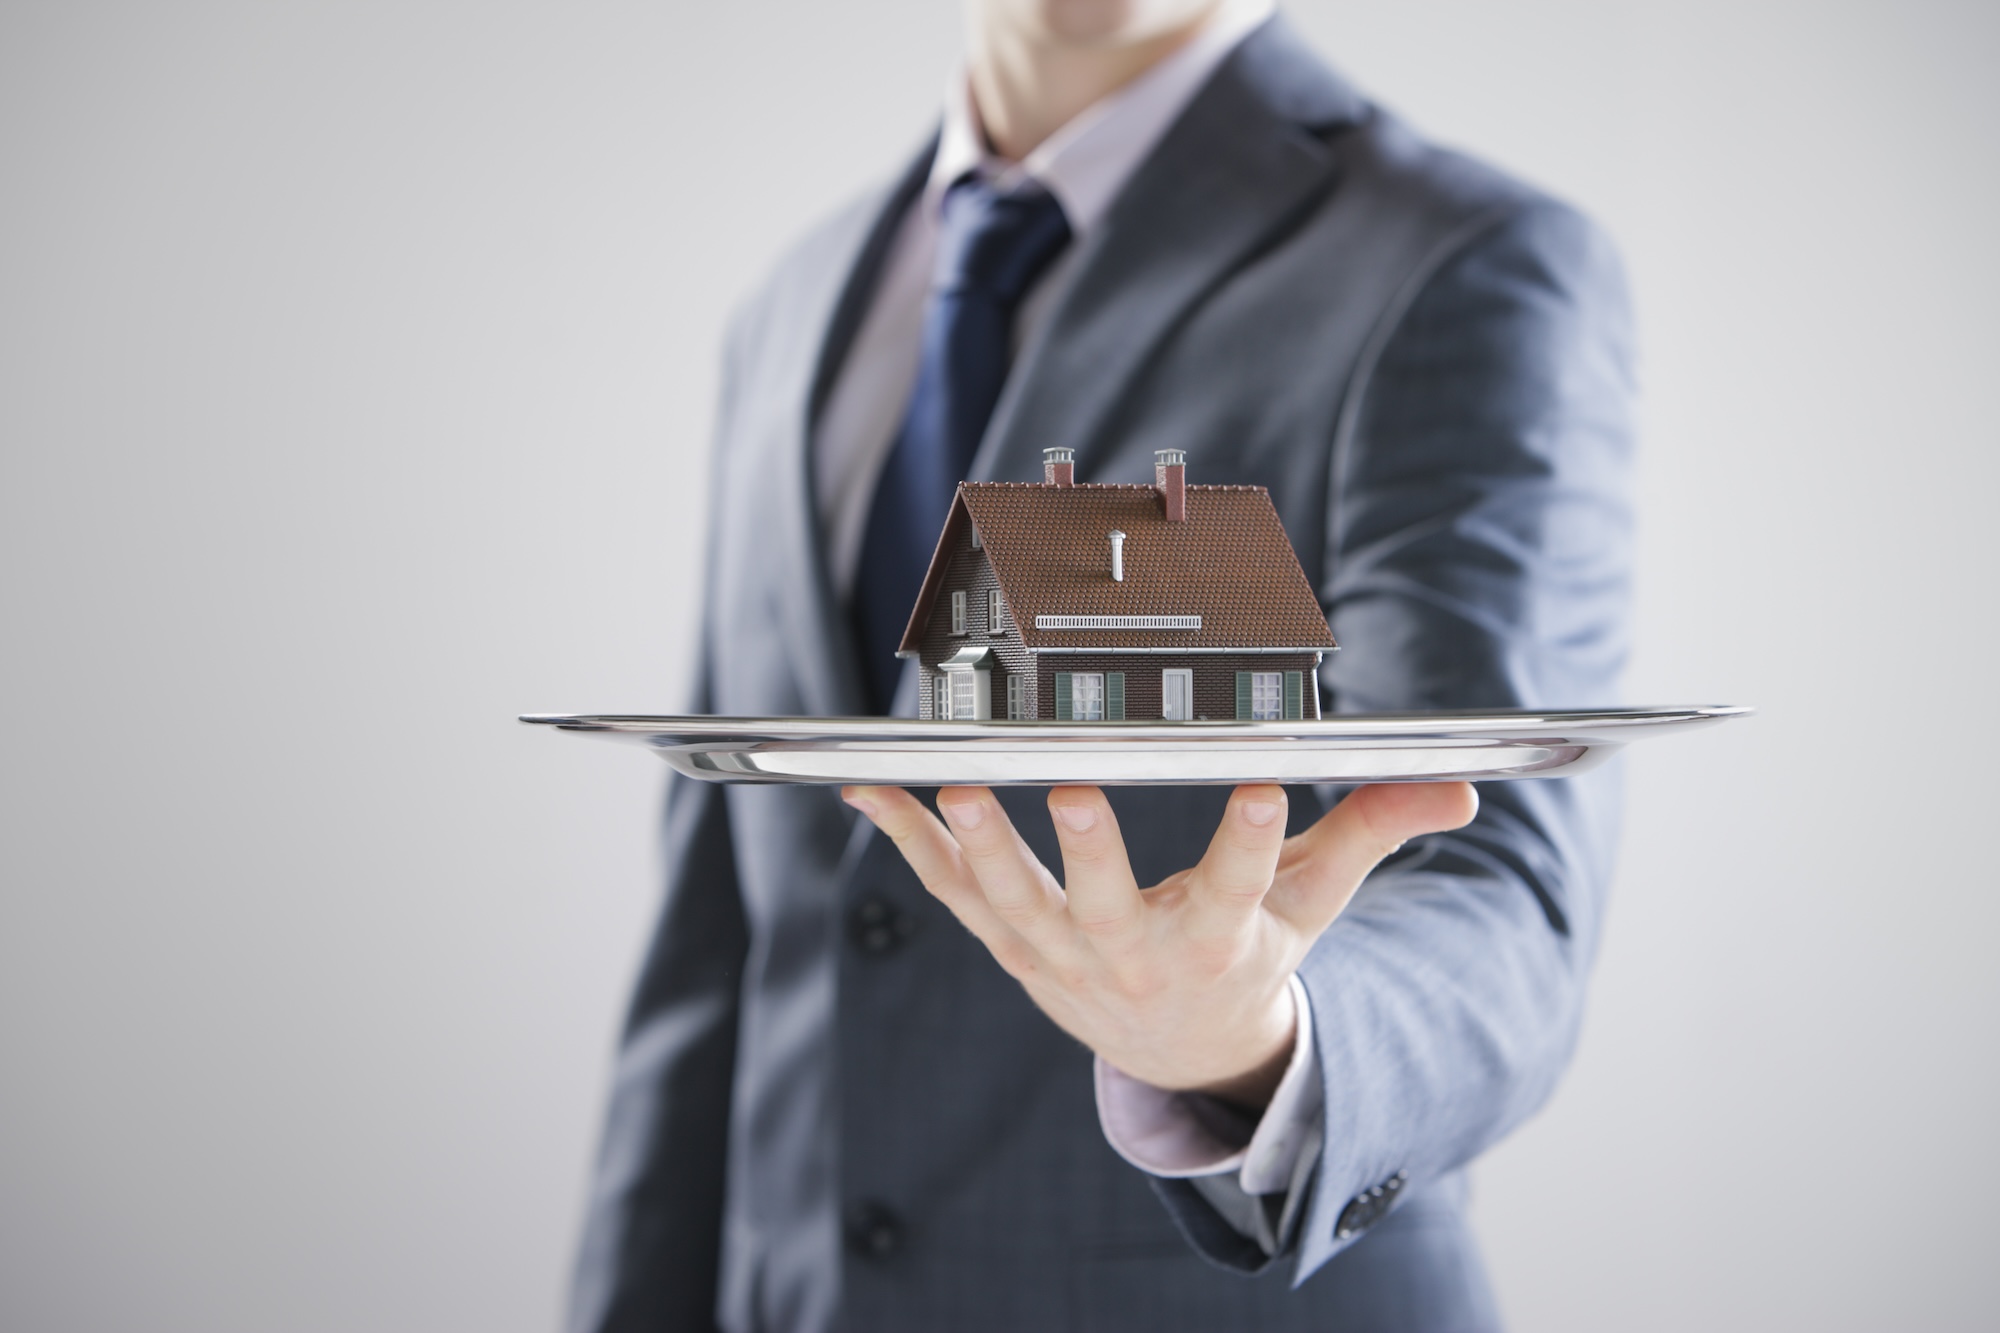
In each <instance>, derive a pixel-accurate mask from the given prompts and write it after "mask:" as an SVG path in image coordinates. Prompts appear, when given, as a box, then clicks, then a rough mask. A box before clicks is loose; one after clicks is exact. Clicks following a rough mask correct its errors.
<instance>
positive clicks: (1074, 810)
mask: <svg viewBox="0 0 2000 1333" xmlns="http://www.w3.org/2000/svg"><path fill="white" fill-rule="evenodd" d="M1056 818H1057V819H1060V820H1061V821H1062V822H1063V827H1064V828H1066V829H1068V830H1069V831H1070V832H1071V833H1088V832H1090V831H1091V830H1092V829H1094V828H1096V827H1097V811H1096V810H1094V809H1092V808H1091V807H1090V806H1087V805H1059V806H1057V807H1056Z"/></svg>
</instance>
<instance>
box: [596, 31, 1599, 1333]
mask: <svg viewBox="0 0 2000 1333" xmlns="http://www.w3.org/2000/svg"><path fill="white" fill-rule="evenodd" d="M971 15H972V24H971V27H972V41H971V44H970V51H969V56H968V62H967V70H966V76H965V78H964V80H963V84H964V87H963V90H962V92H961V93H960V94H959V95H957V96H956V97H955V98H954V100H953V103H952V104H951V105H950V106H948V108H947V112H946V115H945V118H944V124H943V127H942V129H941V131H940V133H939V135H938V137H937V138H936V139H935V140H934V141H933V142H932V143H931V144H929V145H927V146H926V147H925V148H924V150H923V151H922V152H921V153H920V154H919V155H918V156H917V158H916V159H915V161H913V163H912V164H911V167H910V169H909V171H908V172H907V173H906V174H905V175H904V177H903V178H902V179H901V180H899V181H897V182H896V183H894V184H893V185H891V186H890V187H889V188H888V189H886V190H885V191H881V192H878V193H875V194H872V195H870V196H869V197H867V198H866V199H864V200H862V201H861V202H860V203H859V204H857V205H856V206H854V207H853V208H851V209H849V210H847V211H846V212H844V213H842V214H840V215H839V216H837V217H835V218H833V219H832V220H830V221H829V222H827V223H825V224H823V225H822V226H820V227H818V228H817V229H816V230H814V231H813V232H812V233H810V234H809V235H808V236H807V237H806V238H805V240H804V241H802V242H801V243H800V245H799V246H798V247H797V248H796V249H795V250H794V251H793V252H792V253H791V254H790V255H789V256H788V257H787V258H786V259H785V260H784V261H783V262H782V263H781V264H780V266H779V267H778V270H777V272H776V273H775V274H774V275H773V277H772V278H771V280H770V281H769V283H768V284H767V285H766V286H765V288H764V289H763V290H762V291H761V292H760V293H759V294H758V295H757V296H755V297H754V298H753V299H752V300H751V301H750V302H749V303H748V304H747V305H746V306H745V307H744V309H743V311H742V312H741V314H740V316H739V317H738V319H737V320H736V321H735V323H734V325H733V327H732V330H731V334H730V339H729V344H728V352H727V358H726V363H725V382H724V389H723V396H722V402H721V411H720V418H719V425H718V442H717V450H716V455H715V470H714V496H713V504H712V509H711V521H712V523H713V531H712V540H711V547H710V557H709V568H708V589H707V601H706V612H705V618H704V621H703V625H702V647H701V685H700V687H699V696H698V698H697V700H696V701H695V707H696V708H697V709H699V710H701V711H711V712H718V713H725V714H747V715H758V714H814V715H838V714H852V713H861V712H866V711H870V709H871V708H880V707H883V706H888V707H891V708H893V709H895V710H896V711H902V712H908V711H911V704H912V699H911V693H912V682H911V681H909V680H901V681H899V680H898V678H897V677H896V675H895V674H894V671H893V667H894V663H893V661H892V660H891V661H885V660H884V656H883V653H882V652H881V649H880V644H881V629H880V627H881V625H882V624H883V623H884V621H885V618H887V619H893V618H894V614H895V613H894V608H895V606H896V599H897V597H898V596H900V595H902V594H901V593H900V591H899V589H900V588H901V587H902V586H903V585H904V584H906V583H907V582H908V581H909V580H910V578H911V574H910V569H909V566H910V563H911V558H910V555H909V552H910V550H911V549H912V548H913V546H914V547H920V548H921V550H922V551H923V553H925V554H927V553H928V549H929V543H930V542H931V541H932V540H934V538H935V534H936V531H937V528H936V526H935V525H932V526H930V527H929V528H928V529H925V528H924V527H923V516H924V515H926V514H928V513H930V512H932V511H933V510H935V509H936V506H937V504H938V496H939V494H940V493H943V494H945V495H947V496H948V493H949V485H950V484H951V482H952V481H955V480H956V479H958V478H959V477H964V476H969V477H971V478H973V479H998V480H1028V479H1030V478H1033V477H1035V476H1037V475H1038V474H1039V471H1040V466H1039V464H1040V458H1041V453H1042V450H1043V449H1045V448H1049V447H1066V448H1071V449H1073V450H1074V451H1075V458H1076V471H1077V477H1078V480H1080V481H1107V482H1134V481H1143V480H1146V479H1148V478H1150V476H1151V474H1152V459H1153V453H1154V451H1155V450H1160V449H1181V450H1185V451H1187V453H1188V456H1189V459H1190V466H1191V470H1192V471H1194V473H1195V478H1194V479H1197V480H1199V481H1202V482H1228V483H1247V484H1257V485H1262V486H1266V487H1268V488H1269V489H1270V491H1271V495H1272V499H1273V500H1274V502H1275V503H1276V505H1277V506H1278V509H1279V512H1280V514H1281V516H1282V518H1283V520H1284V524H1285V527H1286V530H1287V531H1288V533H1289V534H1290V536H1291V538H1292V541H1293V543H1294V545H1295V547H1296V548H1297V553H1298V556H1299V559H1300V561H1301V563H1302V565H1303V567H1304V569H1305V571H1306V573H1307V576H1308V577H1309V578H1310V579H1311V580H1312V581H1313V583H1314V585H1315V587H1316V589H1317V592H1318V595H1319V598H1320V600H1321V602H1322V604H1323V606H1324V608H1325V610H1326V613H1327V616H1328V620H1329V623H1330V624H1331V626H1332V628H1333V631H1334V633H1335V635H1336V637H1337V639H1338V640H1339V642H1340V643H1341V645H1342V649H1341V651H1340V652H1339V653H1337V654H1334V655H1332V656H1331V657H1330V658H1329V659H1328V661H1327V665H1326V667H1325V668H1324V670H1323V672H1322V676H1321V680H1320V689H1321V697H1322V705H1323V707H1324V708H1325V709H1326V710H1327V711H1329V712H1362V711H1380V710H1415V709H1438V708H1455V707H1464V708H1482V709H1484V708H1497V707H1508V706H1528V707H1554V706H1572V707H1584V706H1592V705H1603V704H1608V703H1612V702H1615V699H1614V685H1615V677H1616V673H1617V671H1618V669H1619V666H1620V664H1621V661H1622V658H1623V655H1624V601H1625V591H1626V582H1627V540H1626V532H1627V526H1628V524H1627V512H1626V509H1625V498H1624V496H1625V486H1626V473H1627V466H1628V460H1629V452H1630V436H1631V427H1630V419H1629V400H1630V376H1629V348H1628V344H1627V333H1626V322H1627V316H1626V310H1625V304H1624V296H1623V287H1622V282H1621V279H1620V275H1619V272H1618V267H1617V263H1616V260H1615V258H1614V257H1613V256H1612V254H1611V252H1610V250H1609V249H1608V247H1607V246H1606V244H1605V243H1604V241H1603V240H1602V239H1601V237H1600V236H1599V235H1598V234H1597V233H1596V232H1595V231H1594V230H1593V229H1592V228H1591V226H1590V225H1589V224H1588V223H1587V222H1585V221H1584V220H1583V219H1581V218H1580V217H1579V216H1578V215H1577V214H1576V213H1574V212H1573V211H1571V210H1570V209H1568V208H1566V207H1564V206H1563V205H1561V204H1559V203H1556V202H1554V201H1551V200H1549V199H1547V198H1545V197H1543V196H1541V195H1538V194H1536V193H1534V192H1533V191H1531V190H1528V189H1526V188H1524V187H1522V186H1521V185H1518V184H1516V183H1514V182H1512V181H1509V180H1507V179H1506V178H1504V177H1502V176H1500V175H1498V174H1497V173H1495V172H1493V171H1491V170H1490V169H1487V168H1485V167H1483V166H1480V165H1478V164H1476V163H1474V162H1471V161H1468V160H1467V159H1465V158H1463V157H1460V156H1457V155H1454V154H1451V153H1448V152H1445V151H1442V150H1440V149H1437V148H1435V147H1433V146H1431V145H1429V144H1427V143H1425V142H1424V141H1423V140H1421V139H1420V138H1418V137H1417V136H1416V135H1414V134H1413V133H1412V132H1411V131H1410V130H1409V129H1408V128H1406V127H1405V126H1403V125H1402V124H1401V123H1400V122H1398V121H1397V120H1396V119H1394V118H1393V117H1392V116H1390V115H1388V114H1387V113H1386V112H1384V111H1382V110H1381V109H1380V108H1378V107H1376V106H1374V105H1372V104H1371V103H1369V102H1368V101H1366V100H1364V99H1363V98H1362V97H1361V96H1360V95H1359V94H1358V93H1357V92H1355V91H1354V90H1353V89H1352V88H1351V87H1350V86H1349V85H1348V84H1347V83H1346V82H1345V81H1344V80H1342V79H1341V78H1340V77H1339V76H1338V75H1336V74H1334V73H1333V72H1332V71H1331V70H1329V69H1328V68H1326V66H1324V65H1323V64H1322V63H1320V62H1319V60H1318V59H1317V58H1316V57H1314V56H1313V55H1312V54H1311V53H1310V52H1309V51H1307V50H1306V49H1305V48H1304V46H1303V45H1302V44H1301V43H1300V42H1299V40H1298V39H1297V37H1296V36H1295V35H1294V34H1293V33H1292V32H1291V30H1290V29H1289V28H1288V27H1287V26H1286V25H1285V24H1284V22H1283V21H1282V19H1278V18H1275V17H1273V16H1271V15H1270V13H1269V11H1268V8H1267V7H1266V6H1265V5H1264V4H1263V3H1262V0H1129V3H1126V4H1122V5H1121V4H1116V3H1087V2H1086V0H977V2H976V3H974V4H973V6H972V10H971ZM937 517H938V518H939V519H941V518H942V513H941V512H939V513H938V514H937ZM913 532H914V534H915V535H914V536H912V533H913ZM918 573H919V575H920V573H921V571H918ZM907 611H908V600H907V598H906V599H905V600H904V601H903V603H902V612H903V613H904V614H907ZM848 795H849V797H850V799H851V800H852V801H853V803H854V805H853V806H852V807H851V806H850V805H847V804H843V803H842V801H841V800H840V799H839V797H838V796H837V795H836V794H835V793H833V792H831V791H828V790H825V789H820V788H754V787H732V788H722V787H711V786H705V785H701V784H693V783H686V782H678V783H677V784H676V785H675V786H674V787H673V789H672V791H671V794H670V798H669V802H668V809H667V817H666V828H665V842H666V856H667V884H666V893H665V899H664V903H663V908H662V916H661V922H660V926H659V931H658V934H657V936H656V938H655V940H654V943H653V946H652V949H651V952H650V954H649V956H648V958H647V961H646V964H645V967H644V970H643V972H642V975H641V977H640V981H639V985H638V990H637V994H636V996H635V998H634V1001H633V1006H632V1011H631V1015H630V1019H629V1024H628V1028H627V1031H626V1034H625V1040H624V1044H623V1046H622V1049H621V1053H620V1059H619V1063H618V1073H617V1079H616V1086H615V1089H614V1093H613V1098H612V1105H611V1111H610V1116H609V1123H608V1125H607V1128H606V1132H605V1141H604V1146H603V1152H602V1158H601V1161H600V1164H599V1169H598V1172H597V1177H596V1180H595V1184H594V1189H593V1197H592V1206H591V1212H590V1218H589V1224H588V1230H587V1234H586V1237H585V1241H584V1245H583V1250H582V1255H581V1258H580V1261H579V1268H578V1276H577V1283H576V1288H575V1293H574V1303H573V1308H572V1312H571V1323H572V1327H575V1328H578V1329H606V1330H610V1329H676V1330H677V1329H706V1328H714V1327H717V1326H720V1327H724V1328H728V1329H732V1330H752V1329H756V1330H770V1331H772V1333H791V1331H792V1330H818V1329H827V1328H836V1327H838V1328H844V1329H851V1330H878V1329H912V1330H960V1329H964V1330H978V1329H995V1330H1003V1329H1004V1330H1024V1329H1036V1330H1041V1329H1066V1328H1074V1329H1080V1330H1095V1329H1145V1330H1211V1329H1224V1328H1229V1329H1234V1328H1270V1329H1291V1328H1298V1329H1307V1328H1311V1329H1342V1330H1361V1329H1423V1330H1476V1329H1487V1328H1492V1327H1495V1326H1496V1325H1497V1322H1498V1321H1497V1315H1496V1313H1495V1311H1494V1308H1493V1304H1492V1299H1491V1296H1490V1293H1489V1291H1488V1289H1487V1286H1486V1284H1485V1280H1484V1277H1483V1275H1482V1273H1481V1269H1480V1265H1479V1261H1478V1257H1477V1254H1476V1252H1475V1250H1474V1248H1473V1245H1472V1242H1471V1240H1470V1237H1469V1234H1468V1231H1467V1227H1466V1224H1465V1220H1464V1217H1463V1197H1464V1183H1463V1169H1464V1167H1465V1165H1466V1164H1467V1163H1468V1162H1469V1161H1470V1160H1471V1159H1472V1158H1473V1157H1474V1156H1476V1155H1477V1154H1478V1153H1479V1152H1480V1151H1482V1150H1483V1149H1484V1148H1485V1147H1487V1146H1488V1145H1489V1144H1491V1143H1493V1142H1494V1141H1496V1140H1497V1139H1498V1138H1499V1137H1500V1136H1502V1135H1503V1134H1505V1133H1506V1132H1507V1131H1508V1130H1509V1129H1511V1128H1512V1127H1513V1126H1514V1125H1516V1124H1518V1123H1520V1121H1521V1120H1522V1119H1523V1118H1524V1117H1526V1116H1527V1115H1529V1114H1530V1113H1531V1112H1533V1111H1534V1110H1535V1109H1536V1107H1538V1106H1539V1105H1540V1104H1541V1103H1542V1101H1543V1100H1544V1099H1545V1098H1546V1097H1547V1095H1548V1093H1549V1091H1550V1089H1551V1088H1552V1087H1553V1085H1554V1082H1555V1080H1556V1078H1557V1076H1558V1075H1559V1073H1560V1071H1561V1069H1562V1067H1563V1065H1564V1063H1565V1061H1566V1060H1567V1057H1568V1053H1569V1051H1570V1049H1571V1046H1572V1044H1573V1042H1574V1039H1575V1035H1576V1030H1577V1025H1578V1022H1579V1017H1580V1012H1581V1005H1582V996H1583V990H1584V983H1585V978H1586V974H1587V972H1588V968H1589V963H1590V959H1591V956H1592V953H1593V951H1594V947H1595V943H1596V938H1597V934H1598V929H1599V925H1600V922H1601V918H1602V905H1603V899H1604V891H1605V886H1606V882H1607V879H1608V874H1609V868H1610V862H1611V854H1612V841H1613V835H1614V825H1615V796H1616V793H1615V777H1614V775H1613V774H1612V773H1610V772H1608V771H1605V770H1600V771H1599V772H1597V773H1595V774H1592V775H1590V776H1588V777H1584V778H1577V779H1568V780H1563V781H1555V782H1545V783H1513V784H1496V785H1493V786H1490V787H1488V788H1486V789H1484V790H1482V792H1481V793H1480V799H1479V801H1478V803H1477V814H1476V815H1473V813H1472V811H1473V804H1474V803H1473V801H1472V800H1471V798H1470V796H1471V794H1470V792H1469V791H1468V790H1466V789H1464V788H1459V787H1452V786H1443V787H1436V788H1398V789H1393V790H1391V789H1364V790H1363V791H1361V792H1358V793H1353V794H1350V795H1349V796H1348V797H1347V799H1346V801H1345V803H1343V804H1340V805H1339V806H1338V808H1334V799H1335V797H1336V796H1337V795H1338V793H1335V792H1332V791H1321V790H1312V789H1299V790H1293V791H1290V792H1283V791H1280V790H1279V789H1277V788H1268V787H1263V788H1245V789H1242V790H1240V791H1238V792H1236V793H1234V794H1231V793H1229V792H1226V791H1215V790H1212V789H1207V788H1162V789H1146V790H1119V791H1115V792H1113V793H1111V795H1110V797H1109V799H1108V800H1107V799H1106V798H1105V796H1104V795H1103V794H1101V793H1098V792H1095V791H1091V790H1087V789H1071V790H1067V791H1059V792H1056V793H1053V794H1050V795H1049V796H1048V797H1047V799H1046V802H1045V800H1044V797H1043V795H1042V794H1040V793H1032V792H1004V793H1000V794H998V795H997V796H996V795H995V794H994V793H990V792H984V791H975V790H956V791H948V792H945V793H941V794H940V796H939V801H938V803H939V806H940V808H941V809H942V810H943V811H944V813H945V815H946V821H947V822H945V823H940V822H938V821H937V820H936V818H935V817H933V816H932V815H931V814H930V813H929V812H928V810H927V809H925V808H924V807H923V805H922V804H921V803H920V802H918V801H917V800H916V798H914V797H912V796H909V795H906V794H904V793H898V792H891V791H882V790H871V791H857V792H850V793H848ZM856 808H860V809H861V810H863V811H864V813H866V814H867V815H868V816H870V817H868V818H863V817H860V816H859V815H857V814H856ZM1051 808H1052V809H1053V812H1054V814H1055V815H1056V818H1055V819H1054V820H1052V819H1051V817H1050V815H1051ZM1468 820H1469V822H1468ZM878 825H879V826H880V829H882V830H887V831H888V832H889V833H890V835H891V836H890V837H884V836H882V835H881V832H880V831H878V827H877V826H878ZM1454 825H1462V827H1457V828H1456V829H1455V831H1445V830H1451V829H1452V828H1453V826H1454ZM1059 829H1060V837H1058V830H1059ZM1121 830H1122V836H1121ZM1430 830H1438V832H1428V831H1430ZM1016 831H1018V837H1017V834H1016ZM1427 832H1428V835H1427V836H1417V835H1419V834H1426V833H1427ZM1283 834H1290V835H1292V837H1291V839H1290V840H1289V841H1285V842H1283V843H1282V845H1281V837H1282V835H1283ZM1406 838H1407V839H1408V842H1407V844H1406V845H1403V846H1402V847H1401V848H1400V849H1399V850H1397V849H1395V847H1396V844H1397V843H1399V842H1402V841H1403V840H1404V839H1406ZM899 847H900V849H901V850H900V851H899ZM1385 853H1389V855H1388V857H1387V859H1386V860H1383V861H1381V864H1380V865H1379V866H1376V867H1375V869H1374V870H1373V872H1372V873H1370V867H1371V866H1375V863H1376V861H1377V860H1378V859H1379V858H1381V857H1382V856H1383V855H1384V854H1385ZM906 856H907V859H906ZM912 864H914V865H915V867H916V870H915V871H913V870H912V869H911V866H912ZM1041 866H1060V867H1062V869H1063V871H1064V874H1065V877H1066V881H1067V892H1065V891H1064V889H1062V888H1060V887H1057V881H1055V880H1054V879H1053V878H1051V877H1049V876H1047V875H1046V874H1045V873H1044V872H1043V871H1042V870H1041V868H1040V867H1041ZM919 871H920V872H922V873H921V877H920V876H919V874H918V873H917V872H919ZM1181 872H1191V873H1188V874H1182V873H1181ZM1364 874H1365V875H1367V878H1366V882H1365V883H1360V887H1359V889H1358V891H1356V890H1355V885H1356V883H1357V882H1359V881H1361V879H1362V876H1363V875H1364ZM1169 880H1170V883H1169V884H1168V885H1167V886H1166V887H1164V888H1163V889H1162V890H1159V891H1156V892H1152V893H1148V894H1144V895H1142V894H1141V893H1140V892H1139V891H1138V889H1137V887H1136V886H1137V885H1141V884H1155V883H1159V882H1161V881H1169ZM1350 895H1351V897H1350ZM954 913H955V914H956V918H955V917H954ZM961 923H962V924H961ZM996 958H997V959H998V960H999V961H996ZM1002 963H1004V964H1005V966H1004V967H1003V966H1002ZM1017 978H1019V979H1018V980H1017ZM1052 1019H1053V1020H1054V1021H1051V1020H1052Z"/></svg>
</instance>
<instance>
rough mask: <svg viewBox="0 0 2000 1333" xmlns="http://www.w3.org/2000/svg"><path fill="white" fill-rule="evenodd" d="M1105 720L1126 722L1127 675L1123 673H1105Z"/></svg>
mask: <svg viewBox="0 0 2000 1333" xmlns="http://www.w3.org/2000/svg"><path fill="white" fill-rule="evenodd" d="M1104 720H1105V721H1106V722H1123V721H1124V720H1125V673H1124V672H1122V671H1107V672H1105V673H1104Z"/></svg>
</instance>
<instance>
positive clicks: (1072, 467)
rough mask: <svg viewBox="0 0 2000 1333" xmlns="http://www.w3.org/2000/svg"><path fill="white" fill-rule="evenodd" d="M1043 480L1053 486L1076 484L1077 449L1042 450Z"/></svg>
mask: <svg viewBox="0 0 2000 1333" xmlns="http://www.w3.org/2000/svg"><path fill="white" fill-rule="evenodd" d="M1042 480H1043V481H1044V482H1046V483H1048V484H1049V485H1051V486H1074V485H1076V450H1074V449H1044V450H1042Z"/></svg>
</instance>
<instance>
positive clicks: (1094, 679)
mask: <svg viewBox="0 0 2000 1333" xmlns="http://www.w3.org/2000/svg"><path fill="white" fill-rule="evenodd" d="M1069 715H1070V718H1071V719H1072V720H1073V721H1077V722H1102V721H1103V720H1104V673H1103V672H1102V671H1072V672H1071V673H1070V677H1069Z"/></svg>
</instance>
